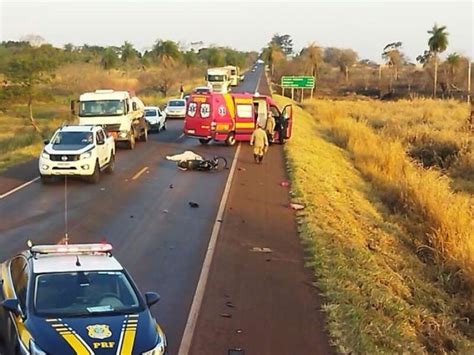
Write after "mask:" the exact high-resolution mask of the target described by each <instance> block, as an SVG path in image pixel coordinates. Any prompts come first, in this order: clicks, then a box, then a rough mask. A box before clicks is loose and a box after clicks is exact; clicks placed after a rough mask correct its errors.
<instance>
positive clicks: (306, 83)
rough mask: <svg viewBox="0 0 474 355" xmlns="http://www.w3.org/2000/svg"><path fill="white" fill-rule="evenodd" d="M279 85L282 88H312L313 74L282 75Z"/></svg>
mask: <svg viewBox="0 0 474 355" xmlns="http://www.w3.org/2000/svg"><path fill="white" fill-rule="evenodd" d="M281 86H282V87H284V88H303V89H312V88H314V77H313V76H282V77H281Z"/></svg>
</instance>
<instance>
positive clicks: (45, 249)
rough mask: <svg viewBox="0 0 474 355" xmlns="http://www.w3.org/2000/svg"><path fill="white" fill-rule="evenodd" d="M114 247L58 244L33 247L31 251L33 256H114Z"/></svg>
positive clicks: (104, 244)
mask: <svg viewBox="0 0 474 355" xmlns="http://www.w3.org/2000/svg"><path fill="white" fill-rule="evenodd" d="M112 249H113V248H112V245H111V244H108V243H102V244H99V243H93V244H57V245H33V246H32V247H31V249H30V251H31V253H32V254H33V255H37V254H61V255H64V254H70V255H80V254H83V255H84V254H85V255H87V254H90V255H96V254H107V255H111V254H112Z"/></svg>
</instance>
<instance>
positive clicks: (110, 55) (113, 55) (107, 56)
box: [101, 47, 119, 70]
mask: <svg viewBox="0 0 474 355" xmlns="http://www.w3.org/2000/svg"><path fill="white" fill-rule="evenodd" d="M118 62H119V57H118V55H117V52H116V51H115V50H114V49H113V48H112V47H107V48H106V49H105V50H104V54H103V55H102V61H101V64H102V67H103V68H104V69H105V70H110V69H113V68H116V67H117V65H118Z"/></svg>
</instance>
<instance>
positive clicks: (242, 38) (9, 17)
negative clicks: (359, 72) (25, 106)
mask: <svg viewBox="0 0 474 355" xmlns="http://www.w3.org/2000/svg"><path fill="white" fill-rule="evenodd" d="M473 16H474V15H473V2H472V1H457V0H452V1H448V0H445V1H428V0H418V1H407V0H398V1H396V0H385V1H382V0H379V1H376V0H365V1H360V0H359V1H356V0H352V1H350V0H346V1H338V0H336V1H291V0H287V1H285V2H281V1H247V0H241V1H238V2H236V1H228V0H220V1H210V0H208V1H203V0H194V1H189V0H188V1H169V0H168V1H164V0H82V1H77V0H49V1H46V0H36V1H31V0H30V1H23V0H13V1H12V0H0V40H2V41H5V40H19V39H21V38H22V37H24V36H25V35H29V34H36V35H40V36H42V37H43V38H45V40H46V41H47V42H48V43H51V44H53V45H55V46H63V45H64V44H65V43H73V44H74V45H82V44H84V43H87V44H96V45H102V46H107V45H117V46H119V45H121V44H123V42H124V41H129V42H131V43H133V44H134V46H135V47H136V48H137V49H138V50H140V51H143V50H145V49H148V48H150V47H151V46H152V45H153V43H154V42H155V41H156V40H157V39H171V40H174V41H178V42H181V43H184V44H189V43H191V42H197V41H203V42H204V43H205V44H206V45H220V46H229V47H233V48H236V49H239V50H246V51H250V50H256V51H259V50H261V48H263V47H264V46H265V45H266V44H267V43H268V42H269V41H270V39H271V37H272V35H273V34H275V33H280V34H289V35H291V37H292V38H293V42H294V45H295V49H297V50H299V49H301V48H303V47H304V46H306V45H308V44H309V43H310V42H315V43H317V44H318V45H320V46H322V47H341V48H352V49H354V50H355V51H356V52H358V54H359V58H360V59H365V58H367V59H371V60H374V61H376V62H380V61H381V60H382V59H381V52H382V50H383V47H384V46H385V45H386V44H388V43H391V42H397V41H401V42H402V43H403V51H404V53H405V54H406V55H407V56H408V58H409V59H410V60H411V61H414V60H415V58H416V56H417V55H419V54H422V53H423V51H424V50H425V49H427V41H428V37H429V35H428V33H427V30H429V29H430V28H432V26H433V25H434V23H438V24H439V25H446V26H447V32H448V33H449V47H448V49H447V51H446V53H452V52H458V53H460V54H462V55H466V56H469V57H471V58H474V48H473V39H474V28H473ZM446 53H445V54H446Z"/></svg>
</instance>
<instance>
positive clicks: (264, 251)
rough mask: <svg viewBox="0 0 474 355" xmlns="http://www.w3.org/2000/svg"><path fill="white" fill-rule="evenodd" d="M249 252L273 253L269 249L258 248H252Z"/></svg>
mask: <svg viewBox="0 0 474 355" xmlns="http://www.w3.org/2000/svg"><path fill="white" fill-rule="evenodd" d="M250 251H252V252H254V253H273V250H271V249H270V248H260V247H253V248H252V249H250Z"/></svg>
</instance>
